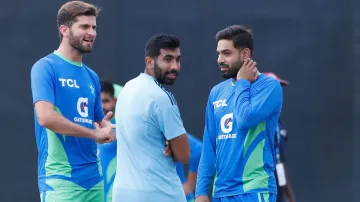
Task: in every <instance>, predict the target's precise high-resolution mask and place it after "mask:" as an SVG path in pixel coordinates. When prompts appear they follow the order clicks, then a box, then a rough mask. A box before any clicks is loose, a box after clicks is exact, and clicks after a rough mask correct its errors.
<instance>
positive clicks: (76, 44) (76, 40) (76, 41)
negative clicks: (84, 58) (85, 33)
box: [69, 30, 94, 53]
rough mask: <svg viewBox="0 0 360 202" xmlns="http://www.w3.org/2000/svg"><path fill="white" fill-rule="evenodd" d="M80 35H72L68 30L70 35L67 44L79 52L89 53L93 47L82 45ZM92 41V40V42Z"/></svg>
mask: <svg viewBox="0 0 360 202" xmlns="http://www.w3.org/2000/svg"><path fill="white" fill-rule="evenodd" d="M82 41H83V40H82V39H81V37H76V36H74V34H73V32H72V31H71V30H70V37H69V44H70V46H71V47H73V48H74V49H75V50H77V51H79V52H80V53H90V52H91V51H92V49H93V46H92V45H89V46H84V45H83V44H82ZM92 43H94V41H93V42H92Z"/></svg>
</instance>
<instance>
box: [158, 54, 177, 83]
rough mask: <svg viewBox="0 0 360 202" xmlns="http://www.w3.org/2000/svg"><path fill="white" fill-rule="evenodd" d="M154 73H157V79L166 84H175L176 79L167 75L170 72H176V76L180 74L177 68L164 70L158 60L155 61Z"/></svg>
mask: <svg viewBox="0 0 360 202" xmlns="http://www.w3.org/2000/svg"><path fill="white" fill-rule="evenodd" d="M154 73H155V78H156V80H157V81H158V82H159V83H161V84H165V85H173V84H174V83H175V80H176V78H175V79H170V78H168V77H167V75H168V74H176V76H177V75H178V74H179V72H178V71H176V70H171V71H164V70H163V68H161V67H160V66H159V64H158V63H157V62H156V60H155V62H154Z"/></svg>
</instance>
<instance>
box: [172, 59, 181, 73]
mask: <svg viewBox="0 0 360 202" xmlns="http://www.w3.org/2000/svg"><path fill="white" fill-rule="evenodd" d="M170 68H171V70H176V71H180V61H176V60H174V62H172V63H171V67H170Z"/></svg>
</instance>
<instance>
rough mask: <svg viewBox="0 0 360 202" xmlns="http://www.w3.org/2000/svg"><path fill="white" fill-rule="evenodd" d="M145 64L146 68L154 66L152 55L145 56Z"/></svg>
mask: <svg viewBox="0 0 360 202" xmlns="http://www.w3.org/2000/svg"><path fill="white" fill-rule="evenodd" d="M145 64H146V67H147V68H154V59H153V58H152V57H149V56H146V57H145Z"/></svg>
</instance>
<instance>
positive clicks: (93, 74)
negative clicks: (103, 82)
mask: <svg viewBox="0 0 360 202" xmlns="http://www.w3.org/2000/svg"><path fill="white" fill-rule="evenodd" d="M83 68H84V69H85V71H87V72H89V74H90V75H92V76H93V77H94V78H97V79H99V76H98V74H97V73H96V72H95V71H94V70H92V69H91V68H90V67H88V66H87V65H85V64H84V63H83Z"/></svg>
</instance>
